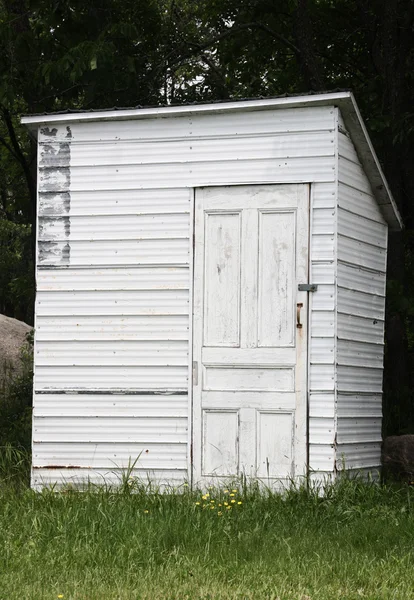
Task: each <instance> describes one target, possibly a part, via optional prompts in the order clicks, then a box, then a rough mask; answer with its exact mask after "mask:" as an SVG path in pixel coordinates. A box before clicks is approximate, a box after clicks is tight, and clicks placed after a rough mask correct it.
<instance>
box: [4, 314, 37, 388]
mask: <svg viewBox="0 0 414 600" xmlns="http://www.w3.org/2000/svg"><path fill="white" fill-rule="evenodd" d="M31 329H32V328H31V327H30V325H27V324H26V323H23V322H22V321H18V320H17V319H12V318H11V317H5V316H4V315H0V391H1V390H4V388H5V387H6V386H7V384H8V382H9V381H10V380H11V379H12V378H13V377H15V376H16V375H19V374H20V373H21V372H22V370H23V362H22V360H21V350H22V346H23V344H25V342H26V341H27V338H26V335H27V334H28V333H29V332H30V331H31Z"/></svg>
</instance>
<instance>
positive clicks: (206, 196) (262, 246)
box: [193, 185, 309, 485]
mask: <svg viewBox="0 0 414 600" xmlns="http://www.w3.org/2000/svg"><path fill="white" fill-rule="evenodd" d="M308 240H309V188H308V186H306V185H264V186H232V187H221V188H202V189H199V190H196V198H195V254H194V322H193V359H194V368H195V374H194V375H195V376H194V381H193V386H194V389H193V475H194V480H195V482H196V483H199V484H203V483H206V482H207V481H208V482H210V481H211V480H212V479H214V478H217V477H229V476H231V477H236V476H240V475H241V474H245V475H247V476H249V477H257V478H259V479H264V480H266V482H267V483H268V484H269V483H270V484H271V485H273V484H274V485H278V484H279V482H283V481H284V480H287V479H290V478H292V477H295V476H299V475H303V474H304V473H305V471H306V434H307V431H306V365H307V311H308V306H307V293H306V292H298V289H297V288H298V283H306V282H307V281H308V279H307V278H308V254H309V252H308ZM298 303H299V304H301V305H302V307H301V310H300V319H301V325H302V326H301V327H299V328H298V327H297V322H296V321H297V309H298Z"/></svg>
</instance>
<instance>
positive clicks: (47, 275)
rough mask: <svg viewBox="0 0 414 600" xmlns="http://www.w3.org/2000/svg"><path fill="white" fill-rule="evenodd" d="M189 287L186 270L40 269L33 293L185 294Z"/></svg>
mask: <svg viewBox="0 0 414 600" xmlns="http://www.w3.org/2000/svg"><path fill="white" fill-rule="evenodd" d="M189 287H190V281H189V271H188V268H186V267H162V266H160V267H158V268H156V269H155V268H154V267H141V268H136V267H120V268H106V269H93V268H83V269H76V268H71V269H62V270H57V269H42V270H39V272H38V275H37V289H38V290H39V291H42V292H47V291H56V292H57V291H61V292H84V291H93V290H100V291H122V290H125V291H126V290H135V291H136V290H163V289H169V290H188V289H189Z"/></svg>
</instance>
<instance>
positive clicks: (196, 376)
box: [193, 360, 198, 385]
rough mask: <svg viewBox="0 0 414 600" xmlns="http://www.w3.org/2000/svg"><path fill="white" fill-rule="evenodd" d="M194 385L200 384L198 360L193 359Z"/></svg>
mask: <svg viewBox="0 0 414 600" xmlns="http://www.w3.org/2000/svg"><path fill="white" fill-rule="evenodd" d="M193 385H198V362H197V361H196V360H195V361H193Z"/></svg>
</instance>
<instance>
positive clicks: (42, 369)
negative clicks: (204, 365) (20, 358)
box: [35, 364, 188, 401]
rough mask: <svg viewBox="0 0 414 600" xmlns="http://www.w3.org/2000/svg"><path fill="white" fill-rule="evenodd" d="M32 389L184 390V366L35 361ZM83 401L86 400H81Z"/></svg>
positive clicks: (185, 385)
mask: <svg viewBox="0 0 414 600" xmlns="http://www.w3.org/2000/svg"><path fill="white" fill-rule="evenodd" d="M35 387H36V391H53V392H55V391H58V390H63V391H65V390H69V391H70V390H78V391H85V390H93V391H94V390H101V391H103V392H104V391H106V390H113V391H116V392H120V391H122V390H126V393H127V392H128V391H129V392H132V391H135V390H138V391H141V390H154V391H157V390H159V391H164V390H171V391H174V390H183V391H185V390H187V389H188V367H187V366H171V365H163V366H154V365H151V366H149V365H145V366H119V367H108V366H106V365H99V364H98V365H92V366H89V365H88V366H76V365H71V366H57V365H53V366H52V365H47V366H43V365H37V366H36V373H35ZM85 401H86V400H85Z"/></svg>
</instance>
